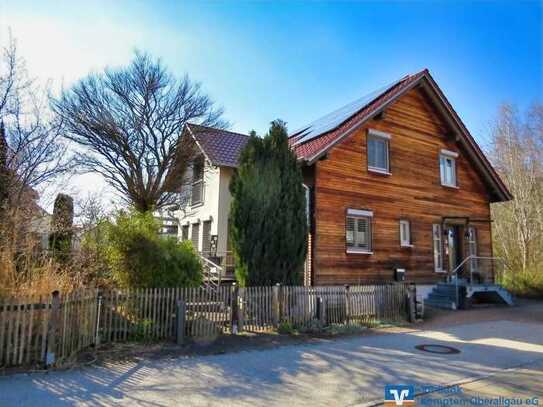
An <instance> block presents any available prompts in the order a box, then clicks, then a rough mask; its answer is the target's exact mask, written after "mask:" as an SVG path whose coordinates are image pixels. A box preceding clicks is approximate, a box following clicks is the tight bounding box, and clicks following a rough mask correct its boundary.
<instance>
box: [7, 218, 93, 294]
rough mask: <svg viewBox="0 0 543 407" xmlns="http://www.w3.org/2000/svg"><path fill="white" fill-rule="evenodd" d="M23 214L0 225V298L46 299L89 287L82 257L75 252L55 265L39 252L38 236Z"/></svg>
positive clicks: (53, 260)
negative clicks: (59, 293) (58, 293)
mask: <svg viewBox="0 0 543 407" xmlns="http://www.w3.org/2000/svg"><path fill="white" fill-rule="evenodd" d="M25 219H29V217H25V216H24V213H21V212H15V213H11V214H10V216H9V217H7V218H6V219H5V220H4V222H2V224H1V225H0V298H1V297H6V296H39V295H50V294H51V293H52V292H53V291H55V290H59V291H61V292H62V293H66V292H71V291H72V290H74V289H77V288H81V287H89V286H90V287H92V286H93V284H92V281H91V279H90V278H89V276H88V273H86V272H85V270H87V268H86V267H84V262H83V257H82V255H81V254H80V253H78V252H76V253H73V254H72V255H71V258H70V259H69V260H68V261H65V262H63V261H58V260H56V259H55V258H54V257H53V256H50V255H49V254H48V253H47V251H43V250H41V249H40V240H39V236H37V235H36V234H34V233H32V232H31V230H32V227H31V226H30V224H31V222H32V221H30V222H29V221H26V222H25Z"/></svg>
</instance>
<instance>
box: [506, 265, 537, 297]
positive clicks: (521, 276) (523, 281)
mask: <svg viewBox="0 0 543 407" xmlns="http://www.w3.org/2000/svg"><path fill="white" fill-rule="evenodd" d="M498 280H499V283H500V284H501V285H503V286H504V287H505V288H506V289H508V290H509V291H510V292H512V293H513V294H515V295H517V296H519V297H528V298H543V272H542V271H538V270H537V269H536V270H533V271H526V272H524V273H523V272H516V273H506V274H504V275H502V276H500V277H499V279H498Z"/></svg>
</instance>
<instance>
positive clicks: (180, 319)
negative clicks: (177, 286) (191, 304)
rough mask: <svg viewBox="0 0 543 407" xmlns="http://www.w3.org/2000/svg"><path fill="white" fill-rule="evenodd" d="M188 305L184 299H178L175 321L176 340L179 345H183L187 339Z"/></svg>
mask: <svg viewBox="0 0 543 407" xmlns="http://www.w3.org/2000/svg"><path fill="white" fill-rule="evenodd" d="M186 309H187V308H186V305H185V302H184V301H181V300H177V304H176V307H175V322H176V335H175V336H176V340H177V344H178V345H183V342H184V341H185V318H186V315H187V314H186Z"/></svg>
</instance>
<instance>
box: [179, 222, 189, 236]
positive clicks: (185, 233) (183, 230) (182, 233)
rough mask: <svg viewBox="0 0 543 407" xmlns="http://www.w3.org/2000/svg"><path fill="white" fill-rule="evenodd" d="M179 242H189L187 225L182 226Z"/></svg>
mask: <svg viewBox="0 0 543 407" xmlns="http://www.w3.org/2000/svg"><path fill="white" fill-rule="evenodd" d="M181 240H189V225H184V226H183V229H182V231H181Z"/></svg>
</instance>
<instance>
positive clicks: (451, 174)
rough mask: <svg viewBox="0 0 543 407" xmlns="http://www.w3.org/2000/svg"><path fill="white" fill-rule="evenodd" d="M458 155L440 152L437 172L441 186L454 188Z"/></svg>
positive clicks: (450, 152) (444, 151)
mask: <svg viewBox="0 0 543 407" xmlns="http://www.w3.org/2000/svg"><path fill="white" fill-rule="evenodd" d="M457 157H458V153H455V152H453V151H448V150H441V154H440V155H439V172H440V176H441V185H445V186H448V187H456V158H457Z"/></svg>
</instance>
